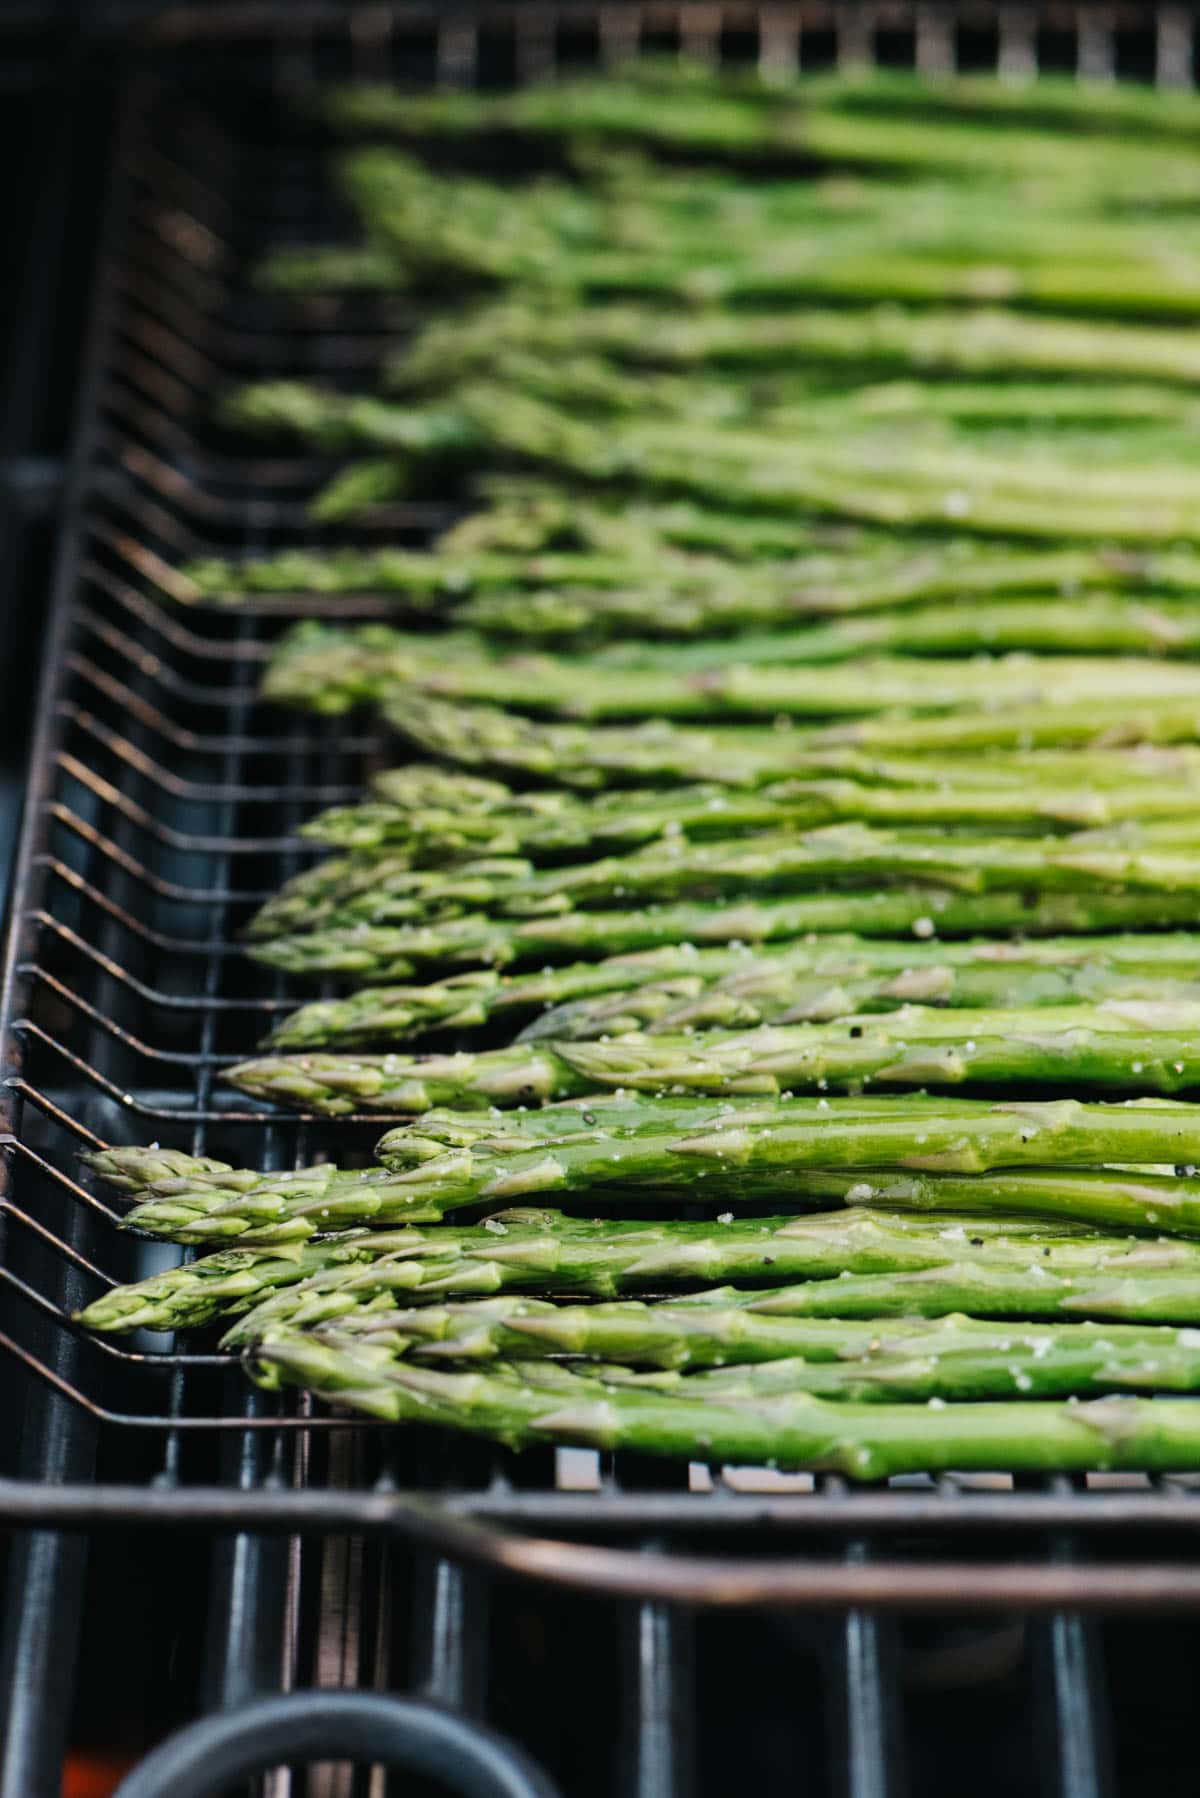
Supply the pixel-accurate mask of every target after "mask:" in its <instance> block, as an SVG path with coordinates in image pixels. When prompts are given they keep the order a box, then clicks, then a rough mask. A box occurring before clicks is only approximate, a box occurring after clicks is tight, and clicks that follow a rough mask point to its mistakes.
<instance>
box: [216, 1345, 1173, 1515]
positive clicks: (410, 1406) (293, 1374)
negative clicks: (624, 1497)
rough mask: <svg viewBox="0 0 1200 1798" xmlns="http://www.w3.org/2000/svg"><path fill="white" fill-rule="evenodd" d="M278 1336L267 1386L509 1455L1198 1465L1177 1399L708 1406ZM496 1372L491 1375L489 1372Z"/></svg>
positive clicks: (871, 1463)
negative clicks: (567, 1446)
mask: <svg viewBox="0 0 1200 1798" xmlns="http://www.w3.org/2000/svg"><path fill="white" fill-rule="evenodd" d="M352 1340H353V1347H352V1348H351V1347H348V1346H343V1345H342V1344H341V1343H339V1342H338V1341H337V1340H336V1339H330V1338H329V1337H325V1336H320V1337H319V1336H318V1335H317V1333H316V1332H311V1331H310V1332H301V1331H296V1332H285V1331H280V1332H279V1333H278V1334H277V1335H275V1336H273V1337H271V1338H270V1339H269V1340H268V1341H266V1342H263V1343H260V1344H259V1345H258V1346H257V1347H256V1349H255V1351H254V1354H253V1356H252V1357H251V1358H250V1360H249V1361H248V1364H247V1365H248V1368H249V1372H250V1374H251V1376H252V1377H253V1378H254V1379H256V1380H257V1381H259V1383H260V1384H264V1385H267V1386H276V1385H296V1386H301V1387H305V1388H307V1389H309V1390H311V1391H312V1392H315V1393H316V1394H317V1396H318V1397H320V1398H323V1399H326V1400H328V1401H329V1402H330V1403H333V1404H340V1405H347V1406H349V1407H350V1408H351V1409H355V1410H360V1411H364V1412H366V1413H367V1414H368V1415H370V1416H373V1417H377V1418H380V1419H382V1420H384V1421H387V1422H392V1423H400V1422H420V1423H426V1424H428V1423H439V1424H443V1425H445V1426H447V1427H449V1428H454V1429H461V1430H466V1431H468V1432H471V1433H473V1434H476V1435H483V1436H489V1437H491V1438H492V1439H493V1440H496V1441H499V1442H502V1443H504V1444H505V1445H506V1446H507V1447H509V1448H518V1447H523V1446H526V1445H531V1444H534V1443H559V1444H562V1443H577V1444H582V1445H583V1446H585V1447H590V1448H603V1449H609V1450H612V1449H617V1448H623V1449H630V1450H637V1451H640V1452H647V1453H656V1454H665V1455H675V1456H682V1457H684V1458H686V1459H689V1460H695V1459H698V1458H699V1459H704V1460H709V1461H713V1462H720V1461H732V1462H740V1463H758V1464H761V1463H763V1462H766V1463H768V1464H770V1465H771V1466H779V1467H811V1468H816V1469H825V1470H829V1471H836V1472H840V1473H843V1474H845V1475H847V1476H848V1477H850V1478H852V1479H858V1480H879V1479H885V1478H887V1477H888V1476H889V1475H892V1474H898V1473H912V1472H923V1471H940V1470H943V1469H948V1468H957V1469H959V1470H961V1471H966V1470H969V1469H994V1468H997V1467H999V1468H1006V1469H1010V1470H1013V1471H1031V1472H1037V1471H1042V1472H1044V1471H1047V1470H1054V1469H1059V1470H1064V1471H1071V1470H1080V1469H1113V1468H1132V1469H1137V1470H1142V1469H1146V1470H1150V1471H1157V1470H1175V1471H1180V1470H1183V1469H1186V1468H1191V1467H1196V1466H1200V1412H1198V1411H1197V1408H1196V1407H1195V1406H1194V1405H1193V1404H1192V1403H1191V1402H1190V1401H1189V1400H1186V1399H1177V1400H1170V1399H1138V1398H1127V1397H1122V1398H1104V1399H1096V1400H1092V1401H1090V1402H1089V1403H1086V1404H1080V1405H1073V1406H1065V1405H1062V1404H1058V1403H1055V1402H1051V1401H1042V1402H1040V1403H1038V1402H1035V1403H1031V1404H1022V1405H1014V1404H1011V1403H1010V1404H1005V1403H992V1404H986V1403H983V1404H961V1405H949V1406H946V1407H945V1408H944V1409H942V1410H930V1409H929V1407H928V1406H915V1405H904V1404H901V1405H886V1404H869V1405H850V1404H835V1403H831V1402H830V1401H828V1400H825V1399H820V1398H815V1397H812V1396H810V1395H809V1394H791V1393H789V1394H780V1395H772V1396H770V1397H765V1398H762V1399H758V1400H756V1401H746V1400H738V1401H736V1402H727V1403H724V1404H723V1403H721V1402H720V1401H719V1400H717V1399H716V1398H714V1399H712V1400H711V1401H710V1402H708V1403H707V1404H705V1403H703V1402H700V1401H697V1400H694V1399H691V1398H678V1397H676V1396H675V1395H674V1394H671V1393H655V1392H654V1391H652V1390H643V1391H631V1390H630V1389H629V1388H627V1387H623V1386H617V1385H605V1384H604V1382H603V1381H600V1380H595V1379H587V1378H584V1377H583V1376H582V1375H580V1374H577V1373H572V1372H569V1371H568V1370H567V1369H565V1368H560V1367H554V1366H550V1365H547V1364H544V1363H533V1364H526V1363H522V1364H521V1365H520V1367H519V1369H514V1370H513V1372H512V1373H511V1374H506V1373H505V1372H504V1371H501V1370H490V1371H489V1372H487V1373H486V1374H485V1373H483V1372H480V1371H478V1370H476V1371H473V1372H471V1373H443V1372H440V1371H435V1370H434V1369H431V1368H426V1367H421V1368H417V1367H413V1366H410V1365H407V1364H406V1363H405V1362H404V1361H403V1360H402V1359H399V1360H398V1359H397V1358H396V1357H395V1355H394V1354H393V1352H392V1350H391V1349H390V1348H388V1347H386V1346H385V1345H376V1346H375V1347H371V1345H370V1344H364V1343H362V1342H360V1341H359V1340H358V1339H356V1338H355V1339H352ZM502 1368H503V1364H501V1369H502Z"/></svg>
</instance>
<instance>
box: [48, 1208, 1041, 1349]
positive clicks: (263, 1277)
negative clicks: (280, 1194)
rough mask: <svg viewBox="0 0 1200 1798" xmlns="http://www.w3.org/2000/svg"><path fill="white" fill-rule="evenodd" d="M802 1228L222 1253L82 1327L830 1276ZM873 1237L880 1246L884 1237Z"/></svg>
mask: <svg viewBox="0 0 1200 1798" xmlns="http://www.w3.org/2000/svg"><path fill="white" fill-rule="evenodd" d="M843 1184H844V1182H843ZM790 1221H791V1220H790V1219H789V1218H786V1217H777V1218H759V1219H755V1220H753V1221H747V1222H745V1223H741V1224H732V1223H729V1224H720V1225H708V1224H694V1223H682V1222H675V1223H671V1224H648V1225H647V1224H641V1223H631V1222H628V1221H621V1222H611V1223H608V1222H606V1223H592V1222H589V1221H580V1220H575V1219H571V1218H566V1217H563V1216H562V1214H561V1213H558V1212H553V1211H551V1212H543V1211H536V1210H508V1211H503V1212H500V1213H498V1214H497V1215H496V1216H495V1217H492V1218H490V1219H489V1220H488V1221H487V1223H486V1224H473V1225H467V1226H463V1227H460V1228H453V1227H452V1226H450V1225H441V1226H439V1227H438V1228H437V1229H435V1230H421V1229H418V1228H417V1227H416V1226H414V1225H405V1226H404V1227H403V1228H401V1229H398V1230H357V1231H355V1230H346V1231H341V1232H338V1233H335V1234H333V1235H328V1236H321V1237H316V1238H312V1239H309V1240H306V1241H304V1242H302V1243H295V1244H289V1243H281V1244H278V1245H276V1246H266V1247H263V1248H236V1249H221V1250H218V1251H217V1252H216V1253H215V1254H211V1255H205V1256H202V1257H201V1258H200V1259H199V1260H197V1261H190V1262H185V1263H183V1264H181V1265H180V1266H178V1267H172V1268H168V1269H166V1270H165V1271H163V1272H162V1273H158V1274H153V1275H151V1276H150V1277H149V1278H148V1279H144V1280H138V1281H136V1282H134V1283H133V1284H132V1285H128V1286H116V1287H114V1288H113V1289H112V1290H111V1291H109V1292H106V1293H104V1294H102V1295H101V1297H100V1298H98V1299H95V1300H93V1302H92V1303H91V1304H90V1305H88V1306H87V1307H86V1308H85V1309H84V1310H82V1311H80V1312H78V1313H77V1316H78V1318H79V1321H80V1322H82V1323H84V1324H86V1325H87V1326H88V1327H89V1328H90V1329H94V1330H104V1331H114V1332H120V1331H128V1330H136V1329H151V1330H184V1329H195V1328H198V1327H199V1326H201V1325H203V1324H207V1323H210V1322H211V1321H212V1320H213V1319H214V1318H217V1317H223V1318H235V1317H238V1316H240V1315H241V1314H243V1313H245V1312H249V1311H250V1310H251V1309H254V1311H255V1320H254V1321H253V1323H247V1325H246V1327H245V1329H241V1328H238V1329H234V1330H231V1332H230V1334H229V1337H228V1338H227V1340H229V1341H230V1342H238V1343H240V1342H242V1341H244V1340H246V1339H248V1336H249V1334H251V1333H252V1332H253V1331H254V1330H256V1329H258V1328H259V1327H260V1324H262V1323H264V1322H266V1321H269V1320H270V1319H288V1320H290V1321H304V1322H309V1321H311V1320H312V1319H313V1318H315V1317H316V1316H318V1315H320V1316H326V1315H328V1316H340V1315H342V1314H343V1312H344V1311H348V1310H350V1309H351V1308H357V1307H358V1306H359V1305H360V1304H363V1303H365V1302H369V1301H374V1300H376V1299H378V1298H379V1297H380V1296H381V1295H391V1297H392V1298H393V1299H394V1298H396V1297H397V1296H400V1295H408V1296H409V1297H410V1298H411V1299H413V1300H415V1299H416V1298H419V1297H423V1296H424V1295H425V1294H426V1292H427V1291H428V1292H429V1293H432V1294H433V1295H435V1296H441V1295H444V1294H447V1293H458V1294H468V1295H469V1294H476V1295H478V1294H480V1293H484V1294H486V1293H491V1292H497V1291H500V1290H502V1289H503V1288H506V1287H516V1288H517V1289H523V1288H527V1287H528V1288H533V1289H543V1290H545V1289H558V1288H561V1289H563V1290H567V1291H572V1292H591V1293H595V1294H597V1295H599V1296H601V1297H612V1296H613V1295H614V1294H616V1293H618V1292H622V1291H625V1290H627V1289H630V1288H635V1289H636V1288H637V1287H638V1286H639V1285H642V1286H644V1285H645V1284H646V1283H647V1281H649V1282H651V1283H652V1284H654V1285H655V1286H661V1285H689V1284H691V1285H700V1284H703V1283H704V1282H705V1281H708V1280H712V1279H728V1280H734V1281H739V1282H740V1281H749V1282H750V1283H751V1284H759V1285H761V1284H764V1283H768V1282H777V1281H779V1280H781V1279H790V1278H796V1277H799V1276H801V1275H805V1274H811V1273H813V1272H814V1271H821V1270H822V1269H823V1268H824V1267H825V1266H826V1262H823V1261H822V1260H821V1258H820V1256H819V1255H818V1254H817V1252H816V1251H815V1250H814V1248H813V1247H812V1245H811V1244H810V1243H807V1242H805V1241H802V1240H801V1241H797V1240H796V1239H795V1238H794V1237H793V1236H789V1235H788V1234H787V1227H788V1225H789V1223H790ZM952 1221H953V1220H952ZM904 1223H905V1220H904V1219H903V1218H900V1219H897V1220H896V1221H895V1227H894V1230H893V1235H894V1238H895V1241H896V1243H897V1245H898V1252H899V1253H900V1255H901V1258H903V1256H904V1254H905V1253H906V1252H908V1251H906V1250H905V1247H904V1245H905V1243H906V1242H907V1241H908V1234H910V1235H919V1234H920V1232H909V1233H908V1234H905V1232H904V1231H903V1229H902V1225H904ZM970 1228H971V1231H972V1233H973V1237H974V1239H975V1240H976V1241H977V1243H978V1244H980V1245H982V1244H983V1243H984V1242H985V1241H987V1240H990V1239H992V1238H994V1237H996V1236H997V1235H998V1234H1000V1233H1001V1231H1003V1232H1004V1233H1005V1239H1006V1240H1010V1239H1011V1238H1010V1235H1009V1233H1008V1231H1007V1225H1006V1224H1005V1225H997V1224H995V1223H993V1222H991V1221H985V1222H983V1223H982V1224H981V1225H980V1226H979V1227H978V1228H977V1227H976V1225H975V1224H974V1223H973V1222H972V1223H971V1226H970ZM1022 1230H1024V1232H1025V1234H1026V1236H1027V1237H1028V1239H1029V1240H1031V1241H1032V1240H1035V1239H1036V1240H1037V1241H1038V1242H1039V1243H1040V1242H1042V1241H1044V1240H1046V1238H1047V1237H1048V1236H1053V1235H1054V1229H1053V1225H1052V1224H1051V1223H1048V1222H1044V1221H1041V1220H1038V1221H1037V1222H1036V1223H1031V1224H1028V1225H1021V1224H1020V1223H1018V1224H1017V1225H1016V1227H1015V1229H1014V1231H1013V1232H1012V1233H1011V1235H1013V1236H1019V1235H1021V1233H1022ZM872 1234H873V1233H872V1232H870V1231H869V1230H859V1231H858V1232H857V1233H856V1232H855V1231H854V1229H853V1228H852V1227H849V1228H848V1229H847V1231H846V1234H845V1240H846V1242H847V1244H848V1246H849V1253H850V1256H851V1259H852V1260H855V1261H857V1262H861V1264H862V1265H863V1266H864V1267H867V1268H874V1267H876V1266H879V1265H882V1264H883V1261H884V1260H885V1259H886V1256H884V1255H883V1254H882V1252H881V1251H880V1250H879V1248H878V1247H876V1249H875V1250H874V1251H872V1248H871V1237H872ZM874 1235H875V1236H876V1237H877V1238H878V1240H879V1241H882V1239H883V1232H875V1233H874ZM910 1259H911V1254H910ZM358 1274H362V1276H363V1278H362V1280H361V1281H360V1280H359V1279H358V1278H357V1275H358Z"/></svg>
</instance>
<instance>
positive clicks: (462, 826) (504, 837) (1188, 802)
mask: <svg viewBox="0 0 1200 1798" xmlns="http://www.w3.org/2000/svg"><path fill="white" fill-rule="evenodd" d="M483 784H489V785H490V784H492V783H483ZM497 791H498V792H499V793H500V795H501V798H500V799H499V801H498V803H497V804H496V806H495V807H494V809H493V810H491V811H490V812H483V811H479V812H474V811H471V812H464V811H463V810H462V809H461V808H456V807H446V808H439V807H435V806H428V807H422V808H418V807H412V806H406V805H397V804H394V803H390V802H388V801H387V800H386V799H383V798H380V799H375V800H367V801H364V802H362V803H360V804H358V805H353V806H339V807H333V808H331V809H330V810H328V811H325V812H322V813H320V814H319V815H318V816H317V817H316V818H314V819H312V820H311V821H310V822H309V823H308V824H307V825H305V826H304V827H303V834H304V835H305V836H307V837H310V838H312V839H314V840H316V841H318V842H324V843H329V844H332V845H333V846H335V847H338V848H341V849H345V850H357V851H364V850H368V851H373V852H376V853H378V852H380V851H386V852H388V853H389V855H395V854H397V853H398V852H405V853H407V855H408V858H409V865H410V866H412V867H421V866H429V865H437V864H438V863H445V862H454V861H458V860H461V859H465V858H467V857H469V856H480V855H487V856H496V855H523V856H528V857H530V858H531V859H532V860H534V861H547V860H551V859H553V858H555V857H560V856H563V855H565V854H567V852H569V851H574V852H578V851H580V850H582V849H594V850H597V851H599V852H611V851H612V850H614V849H633V848H638V847H640V846H641V845H642V844H644V843H649V842H653V841H654V840H655V839H656V838H659V837H663V836H674V835H677V834H678V833H679V832H681V831H682V832H684V833H685V834H686V835H687V836H688V837H689V838H691V839H692V840H697V839H700V838H703V837H735V836H741V835H744V834H745V833H746V832H748V831H753V830H772V829H779V828H800V829H811V828H813V827H815V826H818V825H821V824H827V823H834V822H839V823H841V822H856V823H870V824H876V825H884V826H886V825H894V824H902V825H911V824H935V825H939V826H940V825H943V824H949V825H955V826H975V827H976V828H977V829H980V830H983V829H997V828H998V829H1001V830H1009V829H1017V830H1030V829H1032V828H1034V827H1036V826H1038V825H1041V826H1042V827H1045V826H1046V825H1048V824H1050V825H1055V826H1065V827H1068V828H1071V829H1075V828H1078V827H1080V826H1083V827H1086V828H1093V829H1094V828H1099V827H1101V826H1103V825H1106V824H1116V823H1122V822H1126V821H1130V820H1139V819H1146V818H1158V817H1184V816H1186V815H1188V814H1190V813H1191V811H1192V810H1193V808H1194V807H1195V805H1196V802H1197V799H1198V798H1200V781H1197V780H1195V779H1194V778H1193V779H1182V780H1174V781H1171V780H1162V781H1155V782H1150V781H1147V780H1146V779H1144V778H1140V777H1139V778H1135V779H1131V780H1130V781H1129V783H1128V784H1127V785H1126V786H1117V785H1115V784H1114V785H1113V786H1111V787H1109V788H1108V789H1107V790H1105V791H1103V792H1098V791H1096V790H1095V789H1094V788H1093V787H1092V786H1091V785H1090V784H1084V781H1080V782H1079V784H1077V785H1074V786H1069V785H1064V786H1058V787H1054V786H1050V787H1045V788H1040V789H1038V788H1032V787H1030V786H1028V785H1023V786H1017V785H1015V784H1014V785H1011V786H1005V785H1001V784H999V783H995V784H993V783H991V782H990V781H989V782H981V784H980V785H979V786H976V787H973V786H971V785H970V777H969V770H968V771H964V770H957V771H956V775H955V777H954V778H952V779H951V780H949V781H947V782H945V783H943V782H941V781H939V780H937V779H936V774H935V770H934V769H933V768H931V769H929V771H928V772H927V775H926V784H925V785H924V786H918V785H915V784H914V785H896V786H891V785H886V784H868V783H866V782H862V781H855V780H836V779H812V780H808V779H805V780H800V779H792V780H787V781H775V782H773V783H771V784H770V785H768V786H765V787H759V788H756V789H750V790H745V791H743V790H739V789H736V788H735V789H730V788H727V787H718V786H714V785H712V784H711V783H710V784H708V785H705V786H694V787H678V788H671V789H667V790H662V791H657V790H646V791H642V792H630V793H621V794H617V793H612V794H602V795H596V796H593V797H590V798H588V799H586V800H585V799H583V798H582V797H581V796H579V795H578V794H574V793H570V792H556V793H523V794H522V793H513V794H509V793H508V792H507V791H506V789H504V788H497ZM366 865H367V864H366V861H365V859H364V858H363V857H362V856H361V855H360V856H359V858H358V859H357V860H356V862H354V863H347V864H346V866H347V867H365V866H366ZM328 867H329V864H326V869H327V870H328ZM300 878H301V879H302V880H304V881H307V882H308V883H309V884H310V885H312V884H314V883H313V881H312V878H311V876H307V875H306V876H302V877H300ZM326 878H327V876H326ZM287 890H292V891H296V890H300V889H299V888H298V886H297V883H296V882H293V883H291V887H290V889H287Z"/></svg>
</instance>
